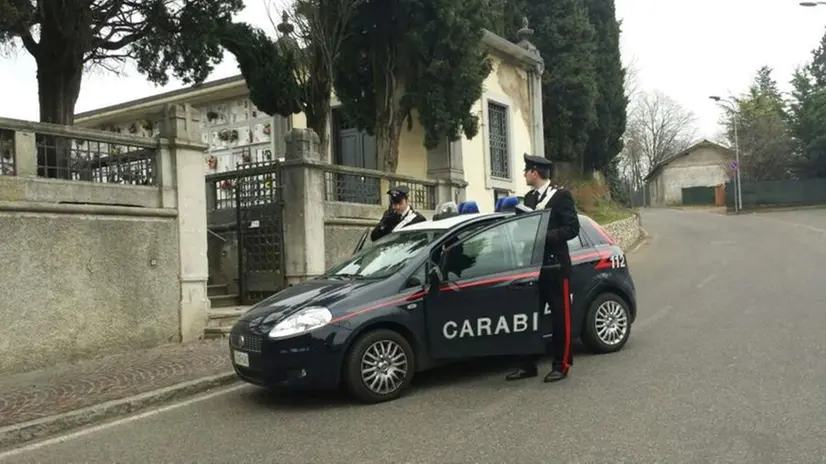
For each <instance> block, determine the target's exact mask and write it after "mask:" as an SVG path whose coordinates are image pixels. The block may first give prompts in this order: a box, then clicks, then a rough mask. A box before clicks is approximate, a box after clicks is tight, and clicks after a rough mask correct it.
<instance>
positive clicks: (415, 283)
mask: <svg viewBox="0 0 826 464" xmlns="http://www.w3.org/2000/svg"><path fill="white" fill-rule="evenodd" d="M423 286H424V283H423V282H422V281H420V280H419V278H418V277H416V276H412V277H410V278H409V279H407V288H411V287H423Z"/></svg>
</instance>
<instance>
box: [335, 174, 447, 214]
mask: <svg viewBox="0 0 826 464" xmlns="http://www.w3.org/2000/svg"><path fill="white" fill-rule="evenodd" d="M382 180H387V181H388V184H387V185H388V186H389V187H390V188H393V187H396V186H399V185H405V186H407V187H408V188H409V189H410V194H409V198H410V203H411V204H412V205H413V207H415V208H418V209H427V210H432V209H436V183H435V182H432V181H424V180H417V179H413V178H408V177H403V176H395V175H390V174H385V173H382V172H379V171H373V170H368V169H357V168H349V167H344V166H334V165H330V166H327V167H326V168H325V172H324V199H325V200H326V201H340V202H345V203H357V204H362V205H381V204H382V197H383V196H384V194H385V192H384V191H382V190H383V189H382Z"/></svg>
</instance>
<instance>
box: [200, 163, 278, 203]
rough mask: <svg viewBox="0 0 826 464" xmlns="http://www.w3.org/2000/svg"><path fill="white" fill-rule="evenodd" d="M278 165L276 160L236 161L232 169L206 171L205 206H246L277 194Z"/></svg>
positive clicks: (262, 201) (266, 200)
mask: <svg viewBox="0 0 826 464" xmlns="http://www.w3.org/2000/svg"><path fill="white" fill-rule="evenodd" d="M278 165H279V162H278V161H277V160H264V161H255V162H251V163H243V164H238V165H236V169H235V170H234V171H226V172H221V173H218V174H208V175H207V176H206V178H205V180H206V195H207V209H208V210H209V211H218V210H222V209H233V208H236V207H238V206H241V207H242V208H247V207H250V206H258V205H264V204H267V203H268V202H269V201H271V199H276V198H280V197H279V195H277V190H278V189H279V188H280V186H281V179H280V178H279V177H280V170H278ZM239 195H240V197H238V196H239ZM272 201H275V200H272Z"/></svg>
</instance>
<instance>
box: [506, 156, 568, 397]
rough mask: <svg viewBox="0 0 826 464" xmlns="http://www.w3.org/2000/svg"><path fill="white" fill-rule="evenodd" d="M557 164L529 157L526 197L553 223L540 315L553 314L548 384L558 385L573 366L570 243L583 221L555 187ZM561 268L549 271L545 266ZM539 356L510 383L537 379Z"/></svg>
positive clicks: (526, 362) (528, 360)
mask: <svg viewBox="0 0 826 464" xmlns="http://www.w3.org/2000/svg"><path fill="white" fill-rule="evenodd" d="M552 175H553V163H551V162H550V161H549V160H547V159H545V158H542V157H539V156H529V155H527V154H525V181H526V183H527V184H528V186H530V187H531V188H532V190H531V191H530V192H528V194H527V195H525V200H524V205H525V206H527V207H529V208H532V209H535V210H536V209H549V210H551V213H550V220H549V222H548V230H547V233H546V234H545V252H544V256H543V257H542V264H543V269H542V271H541V272H540V273H539V294H540V298H539V300H540V311H542V312H541V313H540V314H542V313H544V312H545V308H546V305H548V307H549V308H550V310H551V324H552V325H553V338H552V340H551V354H552V355H553V365H552V366H553V367H552V369H551V372H550V373H548V375H546V376H545V382H556V381H559V380H562V379H564V378H565V377H567V376H568V368H569V367H570V366H571V364H572V363H573V355H572V353H571V291H570V280H569V279H570V278H571V255H570V253H569V251H568V240H571V239H572V238H574V237H576V236H577V235H579V217H578V216H577V211H576V205H575V204H574V198H573V196H572V195H571V192H570V191H568V190H566V189H564V188H562V187H559V186H556V185H553V184H552V183H551V180H550V179H551V176H552ZM548 265H558V267H556V268H552V269H546V268H545V267H544V266H548ZM538 361H539V356H532V357H528V358H524V359H523V360H522V363H521V365H520V366H519V367H518V368H517V369H516V370H515V371H514V372H511V373H510V374H508V375H507V376H506V377H505V379H506V380H519V379H524V378H527V377H535V376H536V375H537V366H536V364H537V362H538Z"/></svg>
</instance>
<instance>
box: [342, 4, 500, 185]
mask: <svg viewBox="0 0 826 464" xmlns="http://www.w3.org/2000/svg"><path fill="white" fill-rule="evenodd" d="M492 5H493V4H492V3H490V2H489V1H488V0H429V1H421V0H382V1H366V2H363V3H361V4H359V5H358V6H357V7H356V10H355V13H354V16H353V18H352V20H351V21H350V22H349V25H348V30H349V32H350V33H349V34H348V35H347V37H346V38H345V39H344V41H343V42H342V44H341V52H340V53H341V54H340V57H339V63H340V65H338V66H336V68H335V89H336V95H337V96H338V98H339V99H340V100H341V102H342V104H343V108H344V111H345V113H346V114H347V116H348V117H349V119H350V120H351V121H352V123H353V124H354V125H355V126H356V127H358V128H359V129H361V130H365V131H367V132H368V133H370V134H372V135H375V137H376V145H377V151H378V156H379V160H378V165H379V167H380V169H383V170H385V171H390V172H393V171H395V170H396V167H397V164H398V142H399V138H400V135H401V130H402V127H403V125H404V122H405V121H407V123H408V125H409V124H411V123H412V121H411V120H410V119H409V118H410V117H411V115H412V114H413V111H414V110H416V111H417V112H418V115H419V121H420V123H421V125H422V126H423V128H424V131H425V140H424V143H425V145H426V146H428V147H429V148H432V147H435V146H436V145H438V144H439V143H440V142H442V141H445V140H456V139H458V138H459V137H460V136H461V134H462V133H464V134H465V135H466V136H467V137H473V136H475V135H476V134H477V132H478V118H477V117H476V115H474V114H472V113H471V109H472V108H473V106H474V105H475V104H476V102H477V101H478V100H479V99H480V98H481V95H482V82H483V81H484V79H485V78H486V77H487V75H488V74H489V73H490V64H489V62H488V60H487V57H486V52H485V51H484V50H483V48H482V44H481V39H482V35H483V28H485V27H489V26H490V25H491V23H492V21H493V20H494V19H495V14H496V11H495V10H493V8H492Z"/></svg>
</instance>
